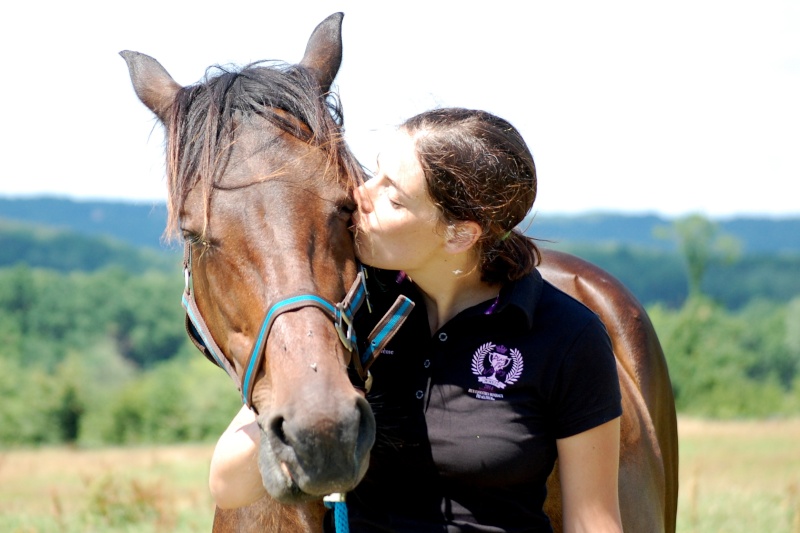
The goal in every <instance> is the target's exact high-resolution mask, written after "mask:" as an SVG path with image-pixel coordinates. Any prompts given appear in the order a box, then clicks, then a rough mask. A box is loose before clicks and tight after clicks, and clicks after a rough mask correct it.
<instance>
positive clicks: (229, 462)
mask: <svg viewBox="0 0 800 533" xmlns="http://www.w3.org/2000/svg"><path fill="white" fill-rule="evenodd" d="M260 433H261V431H260V429H259V427H258V424H257V423H256V417H255V414H254V413H253V411H251V410H250V409H248V408H247V407H246V406H242V408H241V410H240V411H239V412H238V413H237V414H236V416H235V417H234V418H233V420H232V421H231V423H230V425H228V428H227V429H226V430H225V432H224V433H223V434H222V436H221V437H220V438H219V441H217V446H216V448H214V455H213V456H212V458H211V470H210V473H209V476H208V486H209V489H211V496H212V497H213V498H214V502H215V503H216V504H217V506H218V507H220V508H222V509H234V508H236V507H244V506H245V505H249V504H251V503H253V502H255V501H256V500H258V499H259V498H261V497H262V496H264V495H265V494H266V492H267V491H266V489H265V488H264V484H263V482H262V481H261V472H260V471H259V470H258V443H259V440H260Z"/></svg>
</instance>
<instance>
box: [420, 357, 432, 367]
mask: <svg viewBox="0 0 800 533" xmlns="http://www.w3.org/2000/svg"><path fill="white" fill-rule="evenodd" d="M422 366H424V367H425V368H428V367H430V366H431V360H430V359H425V362H424V363H422Z"/></svg>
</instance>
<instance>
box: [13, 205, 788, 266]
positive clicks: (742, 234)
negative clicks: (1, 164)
mask: <svg viewBox="0 0 800 533" xmlns="http://www.w3.org/2000/svg"><path fill="white" fill-rule="evenodd" d="M0 219H5V220H16V221H21V222H29V223H35V224H42V225H46V226H51V227H54V228H62V229H67V230H71V231H74V232H76V233H80V234H85V235H96V236H106V237H112V238H114V239H118V240H121V241H124V242H127V243H129V244H132V245H134V246H147V247H149V248H154V249H164V248H165V245H164V244H163V243H162V234H163V232H164V228H165V226H166V221H167V209H166V205H165V204H164V203H159V202H153V203H149V204H141V203H140V204H137V203H125V202H103V201H75V200H69V199H64V198H47V197H43V198H24V199H23V198H0ZM715 222H716V223H718V224H719V226H720V229H721V230H722V231H723V232H725V233H729V234H731V235H733V236H734V237H736V238H737V239H738V240H739V241H740V242H741V244H742V251H743V252H744V253H745V254H800V216H798V217H795V218H752V217H736V218H730V219H720V220H715ZM672 223H673V220H672V219H668V218H664V217H659V216H656V215H621V214H613V213H594V214H585V215H575V216H544V215H537V216H536V217H535V218H534V220H533V222H532V223H531V225H530V226H529V228H528V230H527V233H528V234H529V235H531V236H533V237H537V238H540V239H544V240H546V241H552V242H553V243H554V244H555V245H557V246H558V245H563V244H568V245H601V246H607V245H626V246H636V247H642V248H647V249H652V250H662V251H674V250H675V243H674V242H672V241H669V240H664V239H659V238H657V237H656V236H655V232H654V230H655V228H657V227H659V226H666V227H668V226H670V225H671V224H672Z"/></svg>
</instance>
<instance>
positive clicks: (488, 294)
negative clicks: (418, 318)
mask: <svg viewBox="0 0 800 533" xmlns="http://www.w3.org/2000/svg"><path fill="white" fill-rule="evenodd" d="M462 267H463V265H462ZM406 274H407V275H408V277H409V278H411V280H412V281H413V282H414V283H415V284H416V285H417V287H419V289H420V291H421V292H422V294H423V298H424V300H425V307H426V309H427V311H428V323H429V325H430V328H431V333H434V332H436V331H438V330H439V328H441V327H442V326H444V325H445V324H446V323H447V322H448V321H450V320H451V319H452V318H453V317H455V316H456V315H457V314H458V313H460V312H461V311H463V310H465V309H468V308H470V307H472V306H474V305H477V304H479V303H481V302H485V301H486V300H490V299H492V298H495V297H496V296H497V295H498V294H499V293H500V285H499V284H491V283H487V282H485V281H482V280H481V272H480V268H478V267H477V266H475V267H472V268H470V270H468V271H464V270H462V269H460V268H452V269H450V270H448V269H447V268H442V269H437V271H425V272H408V271H406Z"/></svg>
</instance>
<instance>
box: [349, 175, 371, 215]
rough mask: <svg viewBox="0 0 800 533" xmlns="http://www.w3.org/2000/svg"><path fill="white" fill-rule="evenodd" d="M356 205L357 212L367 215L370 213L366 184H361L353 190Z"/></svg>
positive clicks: (369, 200)
mask: <svg viewBox="0 0 800 533" xmlns="http://www.w3.org/2000/svg"><path fill="white" fill-rule="evenodd" d="M353 196H354V197H355V200H356V204H358V209H359V211H362V212H367V213H369V212H370V211H372V200H371V199H370V197H369V190H368V189H367V182H364V183H362V184H361V185H359V186H358V187H356V189H355V193H354V194H353Z"/></svg>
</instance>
